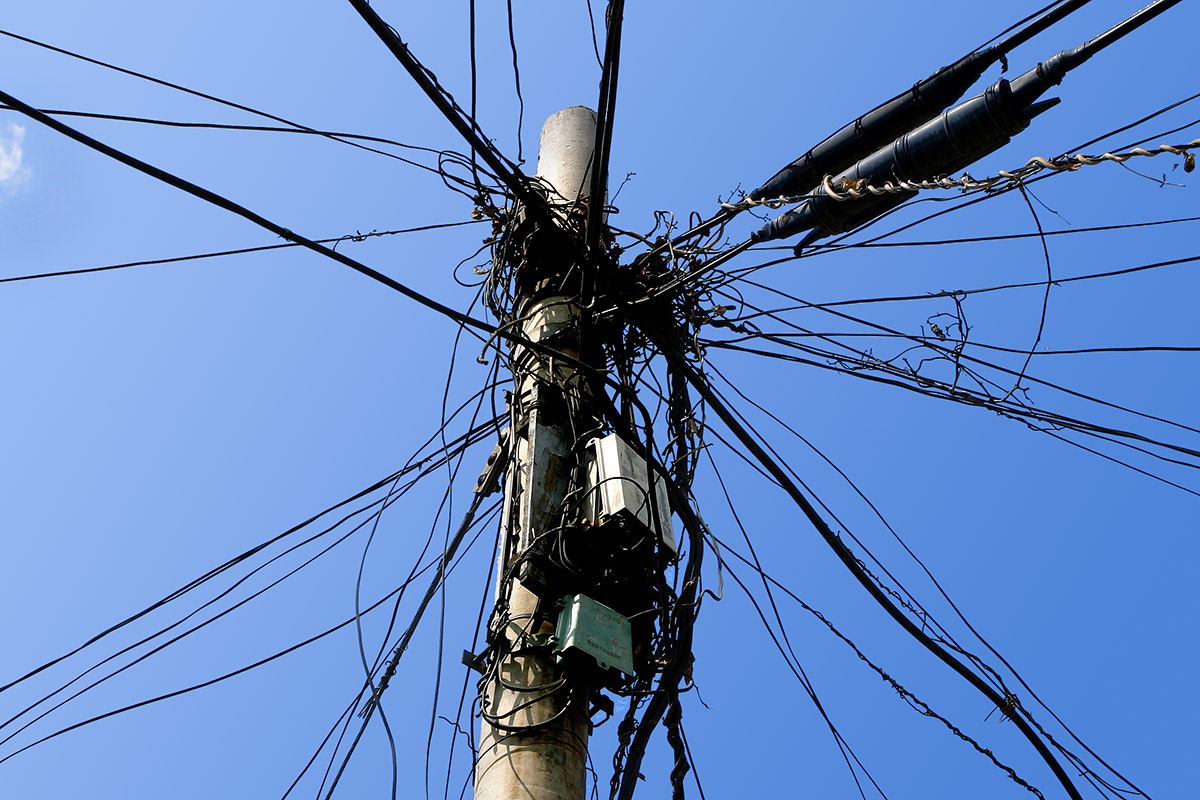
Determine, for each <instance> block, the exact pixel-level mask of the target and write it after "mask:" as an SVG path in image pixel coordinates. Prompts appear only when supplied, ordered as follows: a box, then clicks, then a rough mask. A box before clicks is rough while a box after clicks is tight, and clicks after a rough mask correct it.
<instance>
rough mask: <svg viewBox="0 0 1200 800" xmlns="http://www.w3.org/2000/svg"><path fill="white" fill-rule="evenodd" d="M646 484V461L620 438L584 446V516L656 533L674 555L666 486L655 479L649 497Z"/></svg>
mask: <svg viewBox="0 0 1200 800" xmlns="http://www.w3.org/2000/svg"><path fill="white" fill-rule="evenodd" d="M649 484H650V481H649V480H648V479H647V473H646V459H645V458H643V457H642V456H640V455H638V454H637V453H636V452H635V451H634V449H633V448H632V447H630V446H629V445H627V444H626V443H625V442H624V441H623V440H622V439H621V437H619V436H617V435H616V434H615V433H613V434H609V435H608V436H605V437H603V438H600V439H593V440H592V441H591V442H589V443H588V458H587V493H586V495H585V498H584V513H585V514H587V516H588V517H589V518H591V520H592V521H593V522H594V523H596V524H599V523H600V522H601V521H602V519H603V518H604V517H615V516H619V515H623V516H625V517H626V518H628V519H633V520H636V521H637V522H639V523H641V525H642V526H644V527H645V528H646V530H649V531H657V532H659V533H660V540H661V541H662V543H663V545H664V546H665V547H666V548H667V549H668V550H670V551H671V553H672V554H676V555H677V554H678V552H679V551H678V550H677V549H676V547H675V532H674V530H673V529H672V526H671V506H670V504H669V503H668V502H667V485H666V482H665V481H664V480H663V478H662V477H661V476H655V480H654V492H653V496H651V493H650V492H649V491H648V489H647V487H648V486H649ZM651 502H653V503H654V505H655V506H656V507H657V512H658V514H657V516H658V521H659V523H660V525H661V529H660V528H659V526H658V525H655V524H654V517H655V515H654V512H653V511H652V509H651Z"/></svg>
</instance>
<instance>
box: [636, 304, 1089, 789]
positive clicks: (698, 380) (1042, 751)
mask: <svg viewBox="0 0 1200 800" xmlns="http://www.w3.org/2000/svg"><path fill="white" fill-rule="evenodd" d="M642 330H643V331H644V332H645V333H646V335H647V336H648V337H649V338H650V339H651V341H654V342H655V344H656V346H657V347H658V348H659V352H661V353H662V354H663V356H664V357H665V358H667V359H668V361H671V362H672V363H673V365H674V366H675V368H676V369H678V370H679V371H680V373H681V374H682V375H683V376H684V377H686V378H687V381H688V383H689V384H690V385H691V386H692V387H693V388H694V389H695V390H696V392H697V393H698V394H699V395H700V396H701V397H703V398H704V400H705V402H706V403H707V404H708V407H709V408H711V409H712V410H713V412H714V413H715V414H716V415H717V416H718V417H719V418H720V419H721V421H722V422H723V423H724V424H725V426H726V427H727V428H729V430H730V431H731V432H732V433H733V434H734V436H736V437H737V439H738V440H739V441H740V442H741V443H742V444H743V446H745V447H746V448H747V449H748V450H749V451H750V452H751V454H752V455H753V456H754V457H755V459H757V460H758V461H759V463H760V464H762V465H763V467H764V468H765V469H767V471H768V472H770V473H771V475H772V476H773V477H774V478H775V479H776V480H777V481H778V482H779V483H780V485H782V486H783V487H784V490H785V491H786V492H787V494H788V495H789V496H790V497H791V498H792V501H793V502H794V503H795V504H796V505H797V507H799V508H800V510H801V511H802V512H803V514H804V515H805V517H807V518H808V520H809V522H810V523H811V524H812V525H813V527H814V528H816V529H817V532H818V533H819V534H820V535H821V538H822V539H824V540H825V543H826V544H827V545H829V547H830V548H831V549H832V550H833V551H834V554H835V555H837V557H838V559H839V560H840V561H841V562H842V563H843V565H844V566H845V567H846V568H847V569H848V570H849V571H850V573H851V574H852V575H853V576H854V577H855V579H856V580H858V582H859V583H860V584H861V585H862V587H863V588H864V589H866V590H867V592H868V593H869V594H870V595H871V596H872V598H874V600H875V602H876V603H878V604H879V605H880V606H881V607H883V609H884V610H885V611H886V612H887V613H888V615H889V616H890V617H892V619H894V620H895V621H896V622H897V623H899V625H900V626H901V627H902V628H904V629H905V631H907V632H908V633H909V635H911V636H912V637H913V638H914V639H916V640H917V641H918V642H920V644H921V645H922V646H924V647H925V649H927V650H929V651H930V652H931V653H933V654H934V655H935V656H936V657H937V658H938V659H939V660H940V661H942V663H944V664H946V666H948V667H950V668H951V669H952V670H953V671H954V672H956V673H958V674H959V675H960V676H961V677H962V678H963V679H964V680H966V681H967V682H968V683H970V684H971V685H972V686H974V687H975V688H976V689H977V690H978V691H979V692H980V693H981V694H983V695H984V696H985V697H986V698H987V699H988V700H989V701H991V702H992V703H993V704H994V705H996V706H997V707H998V708H1002V709H1003V708H1006V705H1005V702H1004V698H1003V697H1001V696H1000V695H999V694H997V693H996V691H995V690H994V689H992V687H990V686H988V685H987V684H986V683H984V682H983V680H982V679H981V678H979V676H977V675H976V674H975V673H973V672H971V671H970V670H969V669H967V668H966V667H965V666H964V665H963V664H962V663H961V662H960V661H958V659H956V658H954V656H952V655H950V654H949V653H947V652H946V651H945V650H944V649H943V648H942V647H941V646H939V645H938V644H937V643H936V642H934V641H933V640H932V639H930V638H929V636H928V635H926V634H925V632H924V631H922V630H921V629H920V628H918V627H917V626H916V625H914V624H913V623H912V622H911V621H910V620H909V619H908V617H906V616H905V615H904V614H903V613H902V612H901V611H900V609H898V608H896V606H895V605H893V604H892V602H891V600H889V599H888V598H887V596H886V595H885V594H884V593H883V592H882V591H881V590H880V589H879V587H878V586H876V585H875V584H874V582H872V581H871V579H870V578H868V577H867V575H866V573H865V572H863V570H862V567H861V566H860V565H859V563H858V560H857V559H856V558H855V557H854V555H853V554H852V553H851V552H850V550H849V549H848V548H847V547H846V545H845V544H844V543H843V542H842V540H841V539H840V538H838V536H837V534H835V533H834V532H833V530H832V529H830V527H829V526H828V524H826V522H825V520H824V519H823V518H822V517H821V516H820V515H819V514H817V512H816V509H815V508H813V506H812V504H811V503H810V502H809V501H808V498H807V497H805V496H804V495H803V494H802V493H801V492H800V490H799V489H798V488H797V487H796V486H795V484H793V483H792V481H791V479H790V478H789V477H788V475H787V473H786V472H785V471H783V470H782V469H781V468H780V467H779V465H778V464H777V463H776V462H775V460H774V459H772V458H771V457H770V456H768V455H767V453H766V451H764V450H763V448H762V446H761V445H760V444H759V443H758V441H757V440H756V439H755V438H754V437H753V436H751V435H750V433H749V432H748V431H747V430H746V428H744V427H743V426H742V425H741V423H739V422H738V421H737V419H736V418H735V417H734V416H733V415H732V414H731V413H730V411H729V410H728V409H727V408H726V406H725V404H724V403H723V402H722V401H721V400H720V398H718V397H717V395H716V393H715V392H714V391H713V390H712V388H711V387H710V386H709V385H708V383H707V382H706V381H705V380H704V379H703V378H702V377H701V376H700V375H698V374H697V373H696V372H695V370H694V369H693V368H692V366H691V365H690V364H688V363H687V361H686V360H685V359H683V358H682V357H681V356H680V355H679V354H678V353H677V352H676V351H675V350H674V348H673V347H668V343H667V342H665V340H663V338H662V337H661V335H660V334H658V332H657V331H655V330H654V329H653V328H651V327H649V326H646V327H644V328H642ZM1006 713H1007V712H1006ZM1008 716H1009V719H1011V720H1012V721H1013V724H1014V725H1016V726H1017V728H1018V729H1019V730H1020V731H1021V733H1022V735H1023V736H1024V737H1025V738H1026V740H1028V741H1029V743H1030V744H1031V745H1032V746H1033V747H1034V749H1035V750H1037V752H1038V755H1039V756H1041V758H1042V760H1043V761H1045V762H1046V765H1047V766H1048V767H1050V769H1051V771H1052V772H1053V773H1054V775H1055V777H1056V778H1057V779H1058V781H1059V783H1060V784H1061V785H1062V787H1063V789H1064V790H1065V791H1066V792H1067V794H1068V795H1069V796H1070V797H1071V798H1072V800H1082V796H1081V795H1080V794H1079V790H1078V789H1077V788H1076V787H1075V785H1074V783H1073V782H1072V781H1071V778H1070V776H1069V775H1067V773H1066V771H1064V770H1063V768H1062V765H1061V764H1060V763H1059V762H1058V759H1056V758H1055V757H1054V754H1053V753H1051V752H1050V751H1049V749H1047V747H1046V744H1045V742H1043V741H1042V740H1041V738H1039V737H1038V735H1037V733H1036V732H1035V731H1034V730H1033V729H1032V728H1031V727H1030V726H1029V723H1028V722H1026V721H1025V720H1024V719H1023V718H1022V717H1020V716H1017V715H1016V714H1009V715H1008Z"/></svg>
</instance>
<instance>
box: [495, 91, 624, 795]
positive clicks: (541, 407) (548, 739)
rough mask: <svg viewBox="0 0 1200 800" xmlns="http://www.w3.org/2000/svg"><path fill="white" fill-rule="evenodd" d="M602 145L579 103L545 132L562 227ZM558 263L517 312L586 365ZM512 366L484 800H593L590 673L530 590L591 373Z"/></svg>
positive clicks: (525, 289)
mask: <svg viewBox="0 0 1200 800" xmlns="http://www.w3.org/2000/svg"><path fill="white" fill-rule="evenodd" d="M595 138H596V114H595V112H593V111H591V110H590V109H587V108H583V107H581V106H576V107H574V108H568V109H565V110H563V111H560V112H558V113H557V114H554V115H553V116H551V117H550V118H549V119H548V120H547V121H546V124H545V125H544V126H543V128H542V135H541V141H540V146H539V150H538V170H537V175H538V177H539V178H540V179H541V180H542V181H543V182H544V183H545V185H546V188H548V189H549V192H550V194H549V201H550V204H551V206H552V207H553V208H554V209H555V211H556V212H557V216H558V217H559V218H560V220H561V224H562V226H563V227H569V226H577V225H579V224H580V222H581V220H582V219H583V216H584V214H583V213H582V212H583V211H584V208H585V206H584V205H583V203H586V200H587V198H586V193H587V191H588V185H589V182H590V172H591V162H592V150H593V147H594V142H595ZM598 202H603V198H600V200H598ZM518 224H520V223H518ZM540 235H543V234H538V233H534V234H531V236H540ZM547 238H550V237H547ZM552 246H553V245H551V247H552ZM556 256H557V257H559V258H558V260H559V261H560V262H561V263H559V264H557V266H555V265H553V264H552V265H551V266H550V268H549V269H545V270H544V274H534V275H531V276H528V277H526V278H524V279H522V278H518V281H517V293H518V294H517V297H516V302H515V313H516V316H517V319H518V320H519V324H520V328H521V331H522V333H523V334H524V335H525V336H526V337H528V338H529V339H531V340H533V341H536V342H542V343H544V344H545V345H546V346H548V347H551V348H553V349H555V350H557V351H559V352H561V353H563V354H564V355H566V356H570V357H571V358H573V359H579V358H580V355H581V351H582V350H583V348H582V343H581V340H580V324H579V322H580V310H579V297H578V294H577V290H576V291H572V289H571V288H570V287H578V286H579V285H580V283H579V279H578V277H577V276H578V265H574V266H575V267H576V270H575V273H576V277H575V278H574V279H572V280H568V279H567V277H566V273H567V272H569V271H570V270H569V268H570V267H572V266H573V265H572V264H571V263H570V259H571V257H570V255H569V253H568V252H561V253H553V252H552V253H551V254H550V260H551V261H553V260H554V259H555V257H556ZM543 260H545V259H543ZM528 266H529V265H528V264H523V265H522V267H523V268H525V267H528ZM526 271H529V272H533V270H532V269H528V270H526ZM512 363H513V384H514V391H513V393H512V395H510V406H511V409H510V410H511V427H510V430H511V434H510V436H509V441H510V442H511V445H510V447H511V453H512V458H511V461H510V464H511V466H510V468H509V469H508V473H507V476H506V480H505V486H504V488H505V507H504V514H503V521H502V523H501V531H500V536H501V541H500V550H499V569H498V572H497V574H498V587H497V596H496V609H495V610H494V611H493V616H492V623H491V625H490V626H489V635H490V637H491V642H492V646H491V648H490V651H489V652H490V653H491V654H492V656H491V659H490V661H491V663H488V664H487V665H486V666H485V667H484V670H483V671H484V678H483V680H482V681H481V682H480V689H481V691H480V702H481V713H482V716H483V721H482V723H481V728H482V729H481V733H480V741H479V755H478V760H477V761H476V764H475V798H476V800H584V792H585V781H586V761H587V740H588V735H589V732H590V723H589V720H588V708H589V687H588V685H587V681H588V676H587V675H586V674H579V672H580V671H579V670H570V669H566V668H564V667H563V666H562V665H560V664H559V663H557V661H556V658H555V654H554V653H553V652H552V643H551V637H552V636H553V634H554V631H555V620H556V607H555V603H554V602H553V600H548V599H547V598H545V597H544V595H545V592H542V595H543V596H542V597H539V595H538V594H535V593H534V592H533V591H531V590H530V589H529V588H527V586H526V584H527V583H528V582H529V581H531V580H536V579H535V578H533V577H530V576H529V573H528V565H529V561H528V559H527V558H520V557H521V556H522V555H527V553H528V552H530V549H531V548H533V549H536V548H537V547H538V545H539V543H540V542H544V541H545V540H547V538H548V534H550V533H551V532H552V530H553V529H554V527H555V526H558V525H561V524H562V516H563V514H562V508H563V505H564V500H566V499H567V493H568V486H569V484H570V480H571V475H572V474H573V473H575V472H577V467H578V464H577V463H576V461H577V449H576V447H575V445H576V443H577V442H578V441H579V440H580V436H581V434H582V433H586V431H580V430H579V428H578V423H579V422H580V421H583V420H586V419H590V415H589V413H588V406H589V405H590V404H589V401H588V393H587V388H586V381H585V380H584V379H583V377H584V376H582V375H578V374H577V373H576V372H575V370H574V369H573V368H571V367H569V366H567V365H565V364H563V363H562V362H556V361H554V359H552V358H547V357H546V356H545V355H542V354H538V353H535V352H532V351H530V350H528V349H526V348H521V347H516V348H514V349H513V359H512ZM573 673H574V674H573Z"/></svg>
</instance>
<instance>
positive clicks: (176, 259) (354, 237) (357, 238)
mask: <svg viewBox="0 0 1200 800" xmlns="http://www.w3.org/2000/svg"><path fill="white" fill-rule="evenodd" d="M477 224H479V221H477V220H464V221H463V222H445V223H441V224H437V225H421V226H418V227H416V228H403V229H399V230H392V231H371V232H370V233H352V234H347V235H345V236H334V237H332V238H328V239H314V240H313V241H314V242H316V243H317V244H332V245H334V246H335V247H336V246H337V245H338V244H339V243H341V242H361V241H363V240H365V239H371V238H374V237H378V236H396V235H399V234H403V233H417V232H420V231H432V230H439V229H442V228H458V227H461V226H463V225H477ZM302 246H303V245H301V244H300V243H299V242H287V243H285V244H268V245H261V246H259V247H243V248H240V249H237V250H219V251H216V252H212V253H198V254H196V255H190V256H173V257H171V258H155V259H151V260H149V261H128V262H126V263H123V264H109V265H106V266H103V267H82V268H80V269H68V270H60V271H57V272H39V273H37V274H35V275H18V276H15V277H11V278H0V283H16V282H19V281H32V280H39V279H42V278H61V277H64V276H67V275H88V274H91V273H93V272H109V271H111V270H116V269H129V268H131V267H149V266H157V265H160V264H178V263H181V262H184V261H198V260H201V259H205V258H219V257H221V256H238V255H245V254H246V253H263V252H266V251H268V250H283V249H285V248H288V247H302Z"/></svg>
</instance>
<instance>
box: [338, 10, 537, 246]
mask: <svg viewBox="0 0 1200 800" xmlns="http://www.w3.org/2000/svg"><path fill="white" fill-rule="evenodd" d="M348 2H349V3H350V5H351V6H353V7H354V10H355V11H357V12H358V13H359V15H360V16H361V17H362V18H363V19H364V20H365V21H366V23H367V24H368V25H369V26H370V27H371V30H372V31H374V32H375V35H376V36H378V37H379V39H380V40H381V41H382V42H383V43H384V45H385V46H386V47H387V48H388V50H390V51H391V53H392V55H394V56H395V57H396V60H397V61H399V62H400V63H401V65H403V67H404V69H405V70H406V71H407V72H408V74H409V75H410V76H411V77H412V79H413V80H414V81H416V83H417V85H418V86H419V87H421V90H422V91H424V92H425V94H426V96H428V97H429V99H430V100H431V101H432V102H433V104H434V106H436V107H437V109H438V110H439V111H441V112H442V115H443V116H444V117H446V119H447V120H448V121H449V122H450V124H451V125H453V126H454V128H455V130H457V131H458V133H459V135H460V136H462V137H463V139H465V140H466V142H467V144H469V145H470V146H471V149H472V150H473V151H474V152H476V153H478V154H479V157H480V158H482V159H483V160H484V162H485V163H486V164H487V165H488V166H489V167H491V169H492V172H493V173H494V174H495V175H496V177H497V178H498V179H499V180H500V182H501V183H503V184H504V185H505V186H506V187H507V188H508V190H509V191H510V192H511V193H512V194H513V196H514V197H516V198H517V199H518V200H520V201H521V203H522V204H523V205H524V206H525V208H526V209H527V210H528V211H529V213H531V214H534V215H535V216H537V217H539V218H540V219H541V220H542V221H544V222H551V221H552V219H553V218H552V215H551V214H550V213H549V210H548V208H547V206H546V201H545V199H544V198H542V197H541V196H539V195H538V194H536V193H535V192H532V191H531V190H530V188H529V187H530V181H529V179H528V178H527V177H526V176H525V175H524V174H522V173H521V170H520V168H519V167H517V166H516V165H515V164H513V163H512V162H511V161H508V159H506V158H504V156H503V155H501V154H500V151H499V150H497V149H496V148H495V146H493V145H492V143H491V141H490V140H489V139H488V138H487V137H486V136H485V135H484V134H483V133H482V130H481V129H480V127H479V123H478V122H476V121H475V119H474V118H470V119H467V118H465V115H464V114H463V112H462V109H461V108H459V107H458V104H457V103H455V102H454V98H452V97H451V96H450V94H449V93H448V92H447V91H446V90H445V89H443V88H442V87H441V86H440V85H439V84H438V83H437V79H436V78H434V76H433V73H431V72H430V71H429V70H428V69H426V68H425V66H424V65H423V64H421V62H420V61H418V60H417V59H416V57H415V56H413V54H412V53H411V52H410V51H409V49H408V45H406V44H404V42H402V41H401V40H400V37H399V35H397V33H396V32H395V31H394V30H393V29H392V28H391V26H390V25H388V24H387V23H386V22H384V21H383V19H382V18H381V17H380V16H379V15H378V14H377V13H375V9H373V8H371V5H370V4H369V3H367V2H366V0H348Z"/></svg>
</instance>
